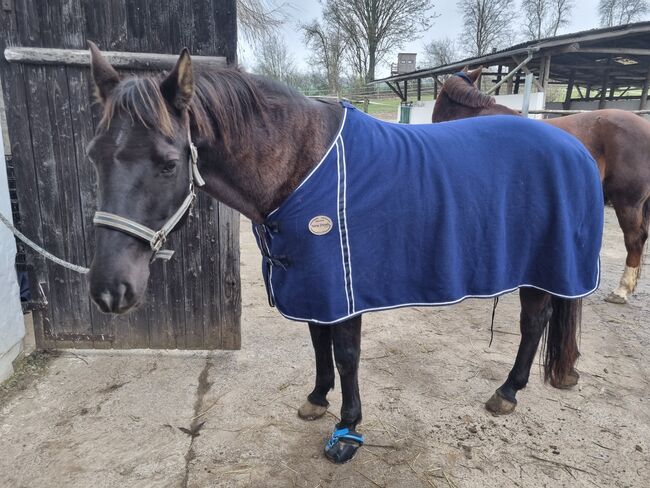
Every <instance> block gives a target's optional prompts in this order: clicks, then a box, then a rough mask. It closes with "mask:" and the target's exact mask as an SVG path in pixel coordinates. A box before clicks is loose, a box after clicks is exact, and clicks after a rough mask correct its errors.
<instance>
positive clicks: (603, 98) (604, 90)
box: [598, 69, 609, 109]
mask: <svg viewBox="0 0 650 488" xmlns="http://www.w3.org/2000/svg"><path fill="white" fill-rule="evenodd" d="M608 83H609V70H608V69H606V70H605V73H604V74H603V86H602V88H601V90H600V102H598V108H599V109H603V108H605V105H606V100H607V85H608Z"/></svg>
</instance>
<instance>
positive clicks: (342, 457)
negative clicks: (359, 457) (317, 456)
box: [325, 427, 365, 464]
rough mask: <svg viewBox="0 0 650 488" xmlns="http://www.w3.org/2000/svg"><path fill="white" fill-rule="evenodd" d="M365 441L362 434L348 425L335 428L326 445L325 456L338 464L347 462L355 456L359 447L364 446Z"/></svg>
mask: <svg viewBox="0 0 650 488" xmlns="http://www.w3.org/2000/svg"><path fill="white" fill-rule="evenodd" d="M341 441H343V442H341ZM364 441H365V438H364V436H363V435H362V434H359V433H358V432H355V431H353V430H350V429H349V428H347V427H342V428H340V429H337V428H335V429H334V432H332V436H331V437H330V439H329V441H327V444H326V445H325V456H326V457H327V459H329V460H330V461H332V462H334V463H337V464H343V463H347V462H348V461H350V460H351V459H352V458H353V457H354V455H355V454H356V452H357V449H359V448H360V447H361V446H363V443H364Z"/></svg>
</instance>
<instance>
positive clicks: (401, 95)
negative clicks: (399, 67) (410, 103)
mask: <svg viewBox="0 0 650 488" xmlns="http://www.w3.org/2000/svg"><path fill="white" fill-rule="evenodd" d="M386 84H387V85H388V88H390V89H391V90H393V93H395V95H397V96H398V97H399V98H400V100H402V102H405V101H406V98H404V94H403V93H402V90H401V88H400V87H399V83H395V86H393V84H392V83H391V82H390V81H387V82H386Z"/></svg>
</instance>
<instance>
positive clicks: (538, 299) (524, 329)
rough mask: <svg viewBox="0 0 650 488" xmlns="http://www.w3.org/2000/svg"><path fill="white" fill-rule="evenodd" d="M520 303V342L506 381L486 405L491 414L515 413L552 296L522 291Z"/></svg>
mask: <svg viewBox="0 0 650 488" xmlns="http://www.w3.org/2000/svg"><path fill="white" fill-rule="evenodd" d="M519 300H520V302H521V318H520V322H519V326H520V329H521V340H520V343H519V350H518V351H517V358H516V360H515V364H514V366H513V367H512V370H511V371H510V374H508V379H506V381H505V383H504V384H503V385H501V386H500V387H499V388H498V389H497V390H496V391H495V392H494V394H493V395H492V397H491V398H490V399H489V400H488V401H487V402H486V404H485V408H486V409H487V410H488V411H490V412H491V413H493V414H494V415H506V414H509V413H512V412H513V411H514V410H515V407H516V406H517V399H516V395H517V392H518V391H519V390H521V389H523V388H524V387H525V386H526V384H527V383H528V378H529V376H530V368H531V366H532V364H533V359H534V358H535V353H536V352H537V348H538V346H539V341H540V339H541V337H542V334H543V333H544V329H545V328H546V324H547V323H548V321H549V319H550V318H551V296H550V295H549V294H548V293H546V292H543V291H540V290H536V289H534V288H521V289H520V291H519Z"/></svg>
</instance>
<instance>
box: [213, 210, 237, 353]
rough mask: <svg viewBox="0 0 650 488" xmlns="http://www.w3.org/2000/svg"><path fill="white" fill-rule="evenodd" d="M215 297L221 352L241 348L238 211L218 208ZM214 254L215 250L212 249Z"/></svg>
mask: <svg viewBox="0 0 650 488" xmlns="http://www.w3.org/2000/svg"><path fill="white" fill-rule="evenodd" d="M218 230H219V250H218V253H219V257H220V258H219V274H218V276H217V277H216V279H217V280H218V281H219V283H220V285H221V290H220V291H221V293H220V294H219V296H220V299H221V303H220V312H221V313H220V315H221V323H220V328H221V345H220V348H221V349H239V348H241V327H240V323H241V281H240V276H239V212H236V211H234V210H233V209H231V208H228V207H226V206H225V205H219V228H218ZM215 251H216V249H215Z"/></svg>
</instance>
